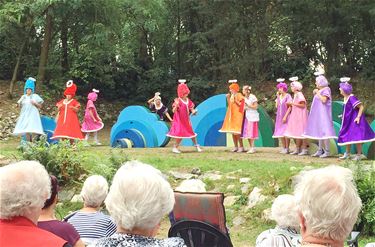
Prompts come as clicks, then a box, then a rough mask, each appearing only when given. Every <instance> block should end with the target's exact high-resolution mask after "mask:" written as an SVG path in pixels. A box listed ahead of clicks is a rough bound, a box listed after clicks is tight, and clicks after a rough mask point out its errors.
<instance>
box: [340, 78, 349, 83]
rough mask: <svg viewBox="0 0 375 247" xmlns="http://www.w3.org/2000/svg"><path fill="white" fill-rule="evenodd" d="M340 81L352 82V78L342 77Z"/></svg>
mask: <svg viewBox="0 0 375 247" xmlns="http://www.w3.org/2000/svg"><path fill="white" fill-rule="evenodd" d="M340 81H341V82H349V81H350V77H341V78H340Z"/></svg>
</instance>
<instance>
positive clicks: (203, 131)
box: [182, 94, 227, 146]
mask: <svg viewBox="0 0 375 247" xmlns="http://www.w3.org/2000/svg"><path fill="white" fill-rule="evenodd" d="M196 109H197V110H198V114H197V115H195V116H194V115H191V118H190V120H191V123H192V126H193V130H194V131H195V132H196V133H197V135H198V136H197V142H198V144H199V145H201V146H205V145H206V144H205V142H206V140H209V143H210V144H211V145H210V146H223V144H226V141H225V142H223V138H226V137H225V133H224V134H221V133H215V131H218V130H219V129H220V128H221V125H220V124H219V123H221V124H222V123H223V121H224V117H225V112H226V110H227V105H226V97H225V94H219V95H215V96H212V97H210V98H208V99H207V100H205V101H203V102H202V103H201V104H199V105H198V106H197V108H196ZM223 136H224V137H223ZM182 144H183V145H186V146H192V145H193V142H192V141H191V140H190V139H184V140H183V141H182Z"/></svg>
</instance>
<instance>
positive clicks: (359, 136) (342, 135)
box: [338, 95, 375, 146]
mask: <svg viewBox="0 0 375 247" xmlns="http://www.w3.org/2000/svg"><path fill="white" fill-rule="evenodd" d="M359 104H361V101H359V100H358V99H357V97H355V96H354V95H350V96H349V98H348V99H347V101H346V102H344V112H343V113H342V123H341V129H340V132H339V140H338V145H340V146H343V145H348V144H355V143H365V142H373V141H375V133H374V131H373V130H372V129H371V127H370V125H369V124H368V123H367V121H366V118H365V116H364V114H362V116H361V118H360V120H359V124H357V123H355V122H354V119H355V118H356V117H357V115H358V108H356V107H357V106H358V105H359Z"/></svg>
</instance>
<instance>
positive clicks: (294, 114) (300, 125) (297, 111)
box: [284, 92, 307, 139]
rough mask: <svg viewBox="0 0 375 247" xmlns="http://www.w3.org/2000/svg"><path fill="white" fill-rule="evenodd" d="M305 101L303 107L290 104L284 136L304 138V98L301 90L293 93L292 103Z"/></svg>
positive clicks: (305, 118) (305, 115) (305, 116)
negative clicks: (290, 108)
mask: <svg viewBox="0 0 375 247" xmlns="http://www.w3.org/2000/svg"><path fill="white" fill-rule="evenodd" d="M301 102H305V107H303V108H301V107H298V106H295V105H292V111H291V113H290V115H289V120H288V125H287V127H286V130H285V133H284V136H286V137H289V138H295V139H305V137H303V136H302V135H303V133H304V132H305V128H306V123H307V109H306V99H305V96H304V95H303V93H302V92H298V93H295V94H294V97H293V103H301Z"/></svg>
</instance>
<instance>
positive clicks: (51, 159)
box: [21, 137, 86, 185]
mask: <svg viewBox="0 0 375 247" xmlns="http://www.w3.org/2000/svg"><path fill="white" fill-rule="evenodd" d="M21 151H23V153H22V158H23V159H24V160H37V161H39V162H40V163H41V164H42V165H44V166H45V167H46V169H47V171H48V173H50V174H52V175H54V176H56V177H57V179H58V180H59V182H60V183H61V185H63V184H66V183H68V182H74V181H78V180H81V179H82V178H83V176H82V175H84V174H85V173H86V171H85V170H84V169H83V167H82V166H81V161H82V159H83V157H82V155H81V151H82V146H81V144H80V143H78V145H77V146H75V147H74V148H73V147H72V146H71V145H70V143H69V141H59V142H58V143H57V144H53V145H50V144H49V143H48V142H47V141H46V138H45V137H41V138H40V140H38V141H35V142H33V143H27V144H26V145H25V146H23V147H22V148H21Z"/></svg>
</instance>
